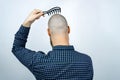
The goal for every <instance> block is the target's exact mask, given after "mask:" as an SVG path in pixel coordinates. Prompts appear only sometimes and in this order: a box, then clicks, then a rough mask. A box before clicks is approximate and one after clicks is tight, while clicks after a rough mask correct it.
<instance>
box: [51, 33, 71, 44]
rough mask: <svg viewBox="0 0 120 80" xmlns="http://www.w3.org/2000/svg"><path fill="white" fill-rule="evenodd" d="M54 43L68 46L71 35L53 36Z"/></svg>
mask: <svg viewBox="0 0 120 80" xmlns="http://www.w3.org/2000/svg"><path fill="white" fill-rule="evenodd" d="M52 45H53V46H57V45H64V46H68V45H69V37H68V36H60V35H57V36H54V37H52Z"/></svg>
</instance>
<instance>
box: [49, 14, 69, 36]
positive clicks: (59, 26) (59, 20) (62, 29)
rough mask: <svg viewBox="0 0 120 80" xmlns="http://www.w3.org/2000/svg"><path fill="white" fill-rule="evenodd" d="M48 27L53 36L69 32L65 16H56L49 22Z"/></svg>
mask: <svg viewBox="0 0 120 80" xmlns="http://www.w3.org/2000/svg"><path fill="white" fill-rule="evenodd" d="M48 27H49V29H50V32H51V33H53V34H64V33H66V32H67V29H68V24H67V21H66V19H65V17H64V16H62V15H60V14H54V15H53V16H51V17H50V19H49V21H48Z"/></svg>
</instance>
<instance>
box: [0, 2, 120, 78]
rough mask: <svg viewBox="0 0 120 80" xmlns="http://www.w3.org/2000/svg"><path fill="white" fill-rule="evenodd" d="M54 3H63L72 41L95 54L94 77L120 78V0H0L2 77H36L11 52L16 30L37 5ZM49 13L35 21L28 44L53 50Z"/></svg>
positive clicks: (43, 6)
mask: <svg viewBox="0 0 120 80" xmlns="http://www.w3.org/2000/svg"><path fill="white" fill-rule="evenodd" d="M54 6H60V7H61V8H62V13H61V14H62V15H64V16H65V17H66V19H67V20H68V23H69V25H70V27H71V33H70V43H71V44H72V45H74V47H75V49H76V50H77V51H79V52H82V53H86V54H88V55H90V56H91V58H92V60H93V67H94V80H120V0H0V80H35V78H34V76H33V75H32V73H31V72H30V71H29V70H28V69H27V68H26V67H25V66H23V65H22V64H21V63H20V62H19V61H18V60H17V59H16V57H15V56H14V55H13V54H12V53H11V48H12V43H13V39H14V34H15V33H16V31H17V30H18V29H19V27H20V25H21V24H22V22H23V21H24V19H25V18H26V17H27V15H28V14H29V13H30V12H31V11H32V10H33V9H35V8H37V9H41V10H48V9H50V8H52V7H54ZM49 17H50V16H47V15H46V16H45V17H44V18H43V17H41V19H40V20H38V21H36V22H35V23H34V24H33V25H32V28H31V31H30V34H29V38H28V42H27V48H29V49H32V50H35V51H39V50H41V51H44V52H46V53H47V52H48V51H49V50H51V46H50V44H49V37H48V35H47V22H48V19H49Z"/></svg>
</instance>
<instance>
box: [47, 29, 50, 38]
mask: <svg viewBox="0 0 120 80" xmlns="http://www.w3.org/2000/svg"><path fill="white" fill-rule="evenodd" d="M47 32H48V35H49V36H51V35H50V29H49V28H48V29H47Z"/></svg>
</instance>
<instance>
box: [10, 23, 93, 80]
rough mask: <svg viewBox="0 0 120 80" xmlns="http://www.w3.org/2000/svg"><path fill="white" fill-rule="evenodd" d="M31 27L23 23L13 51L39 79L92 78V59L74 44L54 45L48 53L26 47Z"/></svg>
mask: <svg viewBox="0 0 120 80" xmlns="http://www.w3.org/2000/svg"><path fill="white" fill-rule="evenodd" d="M29 30H30V28H27V27H24V26H22V25H21V27H20V29H19V31H18V32H17V33H16V34H15V40H14V43H13V48H12V52H13V54H14V55H15V56H16V57H17V58H18V60H19V61H20V62H21V63H22V64H23V65H24V66H26V67H27V68H28V69H29V70H30V71H31V72H32V73H33V75H34V76H35V78H36V79H37V80H92V79H93V67H92V60H91V58H90V57H89V56H88V55H85V54H83V53H80V52H77V51H75V50H74V47H73V46H71V45H70V46H62V45H58V46H54V47H53V49H52V50H51V51H49V52H48V54H47V55H46V54H45V53H44V52H42V51H38V52H35V51H32V50H29V49H27V48H25V44H26V42H27V37H28V33H29Z"/></svg>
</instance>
